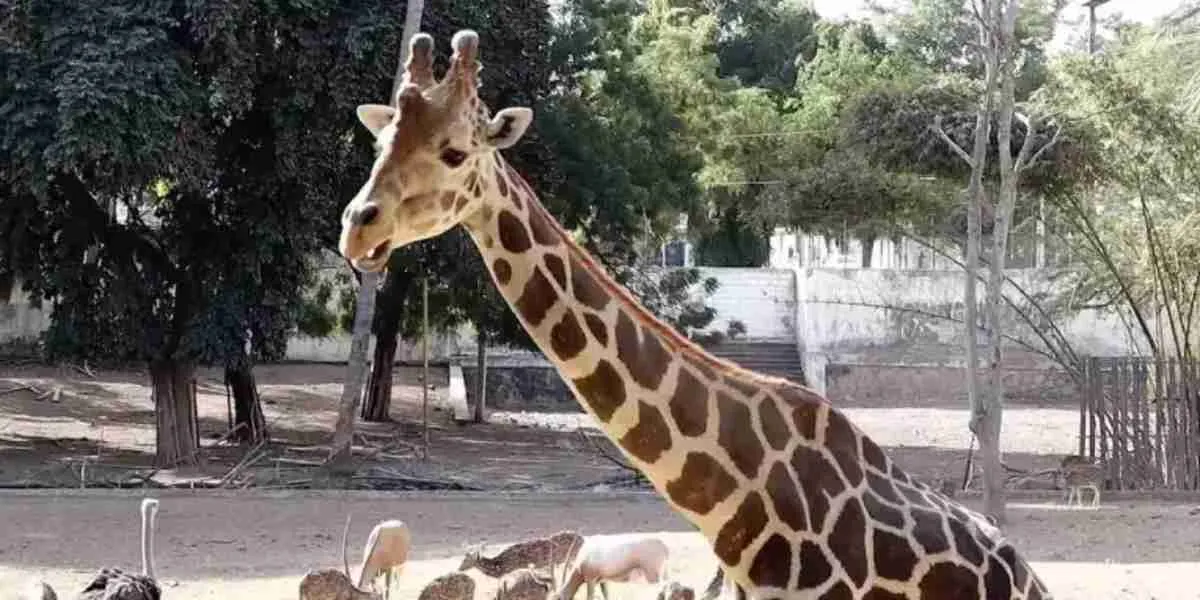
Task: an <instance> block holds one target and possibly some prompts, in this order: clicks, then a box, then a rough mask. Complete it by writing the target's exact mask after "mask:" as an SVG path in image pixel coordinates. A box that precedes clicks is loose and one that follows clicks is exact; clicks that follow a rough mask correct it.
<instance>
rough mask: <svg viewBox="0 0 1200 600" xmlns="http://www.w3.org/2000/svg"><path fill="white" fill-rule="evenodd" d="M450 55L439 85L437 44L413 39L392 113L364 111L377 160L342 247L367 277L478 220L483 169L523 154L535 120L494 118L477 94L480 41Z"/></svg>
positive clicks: (467, 40) (504, 114)
mask: <svg viewBox="0 0 1200 600" xmlns="http://www.w3.org/2000/svg"><path fill="white" fill-rule="evenodd" d="M451 45H452V46H453V49H454V54H453V56H451V58H450V67H449V69H448V70H447V71H446V74H445V76H444V77H443V78H442V80H441V81H437V80H436V78H435V77H434V75H433V38H432V37H430V36H429V35H427V34H424V33H421V34H417V35H416V36H413V39H412V42H411V45H410V47H409V55H408V61H407V63H406V64H405V67H404V78H403V80H402V81H401V84H400V88H399V90H398V91H397V92H396V97H395V98H394V99H393V102H392V104H391V105H387V106H385V105H382V104H364V105H362V106H359V107H358V120H359V121H361V122H362V124H363V125H364V126H366V128H367V129H368V130H370V131H371V133H372V134H373V135H374V136H375V149H376V152H377V155H376V157H375V164H374V165H373V166H372V168H371V175H370V177H369V178H368V179H367V182H366V183H365V184H363V186H362V189H360V190H359V192H358V194H356V195H355V196H354V199H352V200H351V201H350V203H349V204H347V205H346V209H345V211H343V212H342V234H341V238H340V240H339V243H338V245H339V250H340V251H341V253H342V255H343V256H345V257H346V258H347V259H349V260H350V261H351V263H352V264H353V265H354V266H355V268H357V269H359V270H362V271H377V270H379V269H381V268H383V266H384V265H385V264H386V263H387V258H388V255H389V254H391V252H392V251H393V250H395V249H397V248H401V247H403V246H405V245H407V244H410V243H412V242H416V241H418V240H423V239H426V238H431V237H434V236H436V235H439V234H441V233H443V232H445V231H446V230H448V229H450V228H451V227H453V226H454V225H456V224H458V223H459V222H461V221H462V220H463V219H464V218H466V217H467V216H468V215H470V214H472V213H474V212H475V211H476V210H478V208H479V205H480V202H481V201H480V195H479V194H478V193H472V192H471V190H470V189H468V188H470V187H471V184H472V183H474V182H475V181H476V180H478V178H479V177H480V172H481V163H482V162H483V161H484V159H485V158H486V157H488V156H490V155H491V154H492V153H494V152H496V151H497V150H500V149H503V148H507V147H509V146H512V145H513V144H515V143H516V142H517V140H519V139H520V138H521V136H522V135H523V134H524V133H525V130H526V129H527V128H528V127H529V123H530V121H531V120H532V119H533V111H532V110H530V109H528V108H524V107H514V108H505V109H503V110H500V111H498V112H497V113H496V114H495V116H492V115H490V114H489V111H488V109H487V107H486V106H485V105H484V104H483V102H481V101H480V100H479V96H478V94H477V88H476V86H477V84H478V74H479V62H478V54H479V36H478V35H477V34H476V33H475V32H474V31H469V30H463V31H459V32H458V33H456V34H455V35H454V38H453V40H452V42H451ZM488 168H490V167H488ZM476 190H477V188H476Z"/></svg>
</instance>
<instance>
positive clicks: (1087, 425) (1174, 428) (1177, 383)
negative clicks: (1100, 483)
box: [1079, 357, 1200, 490]
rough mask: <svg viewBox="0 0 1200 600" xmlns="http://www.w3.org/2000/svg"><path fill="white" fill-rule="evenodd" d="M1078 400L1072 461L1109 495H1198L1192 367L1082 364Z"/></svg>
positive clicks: (1198, 404) (1196, 371) (1197, 383)
mask: <svg viewBox="0 0 1200 600" xmlns="http://www.w3.org/2000/svg"><path fill="white" fill-rule="evenodd" d="M1079 396H1080V399H1081V401H1080V411H1079V453H1080V454H1081V455H1084V456H1087V457H1090V458H1097V459H1100V460H1101V461H1103V463H1104V464H1105V466H1106V467H1107V469H1108V480H1109V484H1110V485H1111V486H1112V487H1113V488H1114V489H1118V490H1145V489H1174V490H1194V489H1200V361H1177V360H1158V359H1153V358H1136V357H1120V358H1090V359H1088V361H1087V363H1086V367H1085V369H1084V389H1083V393H1082V394H1080V395H1079Z"/></svg>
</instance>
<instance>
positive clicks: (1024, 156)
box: [1013, 113, 1062, 172]
mask: <svg viewBox="0 0 1200 600" xmlns="http://www.w3.org/2000/svg"><path fill="white" fill-rule="evenodd" d="M1015 116H1016V117H1017V119H1018V120H1020V121H1021V123H1023V124H1024V125H1025V141H1024V142H1022V143H1021V151H1020V152H1019V153H1017V162H1016V164H1015V165H1014V166H1013V168H1014V169H1016V170H1017V171H1018V172H1020V171H1025V170H1027V169H1029V168H1030V167H1032V166H1033V165H1035V164H1037V162H1038V161H1039V160H1041V158H1042V155H1043V154H1045V153H1046V151H1047V150H1049V149H1050V148H1053V147H1054V145H1055V144H1057V143H1058V140H1059V138H1060V137H1061V136H1062V126H1060V125H1055V127H1054V135H1053V136H1051V138H1050V141H1049V142H1046V143H1045V144H1044V145H1043V146H1042V147H1041V148H1038V150H1037V152H1035V153H1034V154H1033V156H1029V151H1030V150H1031V149H1032V148H1033V136H1034V133H1033V125H1032V124H1030V122H1029V117H1026V116H1025V115H1022V114H1020V113H1017V114H1016V115H1015Z"/></svg>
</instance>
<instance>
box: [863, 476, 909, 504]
mask: <svg viewBox="0 0 1200 600" xmlns="http://www.w3.org/2000/svg"><path fill="white" fill-rule="evenodd" d="M867 487H868V488H870V489H871V491H872V492H875V493H876V494H877V495H878V496H879V497H880V498H882V499H884V500H887V501H888V502H891V503H892V504H903V502H904V501H903V500H901V499H900V494H899V493H898V492H897V491H896V486H894V485H892V482H891V481H889V480H887V479H885V478H883V477H880V476H879V475H876V474H874V473H872V472H870V471H867Z"/></svg>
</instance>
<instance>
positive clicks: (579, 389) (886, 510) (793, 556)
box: [339, 30, 1051, 600]
mask: <svg viewBox="0 0 1200 600" xmlns="http://www.w3.org/2000/svg"><path fill="white" fill-rule="evenodd" d="M478 45H479V38H478V36H477V35H476V34H475V33H474V32H473V31H470V30H462V31H459V32H458V33H456V34H455V35H454V37H453V39H452V40H451V46H452V50H453V54H452V56H451V58H450V64H449V67H448V68H447V70H446V72H445V75H444V76H443V77H442V78H441V79H440V80H439V79H437V78H436V77H435V75H434V73H433V69H432V65H433V48H434V43H433V38H432V37H430V36H429V35H427V34H424V33H422V34H419V35H417V36H415V37H414V38H413V39H412V42H411V47H410V48H411V50H410V53H409V59H408V61H407V62H406V64H405V72H404V76H403V80H402V84H401V87H400V89H399V90H398V92H397V93H396V96H395V98H394V99H393V101H392V103H391V104H389V105H379V104H368V105H363V106H360V107H359V108H358V110H357V114H358V118H359V120H360V122H361V123H362V124H363V125H364V126H365V127H366V128H367V129H368V130H369V131H370V132H371V133H372V134H374V136H375V148H376V157H375V161H374V164H373V166H372V169H371V173H370V176H369V177H368V179H367V181H366V182H365V183H364V184H363V186H362V188H361V189H360V190H359V192H358V193H357V194H356V195H355V196H354V198H353V199H352V200H351V201H350V202H349V203H348V204H347V205H346V208H345V210H344V211H343V213H342V218H341V226H342V229H341V237H340V239H339V250H340V251H341V253H342V254H343V255H344V256H345V257H346V258H347V259H348V260H350V261H351V264H353V265H354V267H355V268H357V269H359V270H362V271H378V270H381V269H382V268H383V267H384V265H385V264H386V261H387V258H388V255H389V254H390V253H391V251H393V250H395V249H396V248H400V247H403V246H405V245H407V244H411V243H413V242H416V241H418V240H422V239H427V238H431V237H434V236H437V235H440V234H441V233H443V232H445V231H447V230H449V229H450V228H452V227H454V226H457V225H461V226H462V227H464V228H465V229H466V231H467V233H468V235H469V236H470V237H471V239H472V240H473V241H474V242H475V245H476V246H477V247H478V249H479V252H480V253H481V255H482V257H483V260H484V261H485V263H486V264H487V266H488V269H489V271H490V273H491V278H492V280H493V283H494V284H495V285H496V286H497V287H498V289H499V291H500V293H501V295H502V296H503V297H504V299H505V300H506V302H507V303H508V304H509V306H510V307H511V309H512V310H513V311H514V313H515V314H516V316H517V317H518V319H519V320H520V322H521V323H522V325H523V326H524V327H525V328H526V329H527V330H528V332H529V334H530V336H531V337H532V338H533V339H534V340H535V342H536V343H537V345H538V346H539V347H540V348H541V350H542V351H543V353H544V354H545V355H546V357H547V359H548V360H550V361H551V362H552V363H553V364H554V366H555V367H556V368H557V370H558V372H559V373H560V375H561V376H562V378H563V380H564V381H565V382H566V384H567V386H568V388H570V390H571V392H572V394H573V395H574V396H575V398H576V399H577V400H578V402H579V404H580V405H581V407H582V408H583V409H584V411H585V412H587V413H588V414H589V415H591V417H593V418H594V419H595V420H596V421H597V422H598V423H599V425H600V427H601V428H602V429H603V430H604V432H605V434H606V435H608V436H609V437H610V438H611V439H612V440H613V441H614V443H616V445H617V446H618V447H619V448H620V449H621V451H622V452H623V453H624V454H625V456H626V457H628V459H629V460H630V461H631V463H632V464H633V465H635V466H636V467H637V468H638V469H639V470H640V471H641V472H642V473H644V474H645V475H646V477H647V478H648V479H649V480H650V481H651V483H652V484H653V486H654V488H655V490H656V491H657V492H658V493H659V495H660V496H662V497H663V498H664V499H665V500H666V502H667V503H668V504H669V505H670V506H671V507H672V508H673V509H674V510H675V511H676V512H677V513H679V514H680V515H682V516H683V517H684V518H685V519H687V520H688V521H689V522H691V523H692V524H693V525H694V526H695V527H696V528H697V529H698V530H699V531H700V532H701V533H702V534H703V535H704V537H705V538H706V539H707V540H708V542H709V545H710V546H711V548H712V550H713V552H714V554H715V555H716V557H717V558H718V559H719V561H720V569H721V570H722V571H723V572H724V574H725V576H726V577H728V578H729V579H730V580H731V581H732V582H733V583H734V584H736V585H737V586H739V587H741V588H742V589H744V591H745V593H746V594H747V595H748V596H750V597H752V598H755V599H759V600H766V599H775V598H778V599H786V600H800V599H802V598H829V599H840V598H862V599H871V600H884V599H892V598H907V599H921V600H958V599H962V598H988V599H989V600H990V599H993V598H1012V599H1025V600H1039V599H1043V598H1051V595H1050V593H1049V591H1048V590H1047V589H1046V587H1045V585H1044V584H1043V582H1042V581H1041V580H1040V579H1039V578H1038V577H1037V575H1036V574H1035V573H1034V572H1033V571H1032V569H1031V568H1030V565H1029V564H1028V562H1026V560H1025V559H1024V558H1023V557H1021V556H1020V555H1018V554H1017V552H1016V550H1015V549H1014V548H1013V546H1012V545H1011V544H1010V543H1009V542H1008V541H1007V540H1005V539H1004V537H1003V536H1002V534H1001V533H1000V531H999V530H998V529H997V528H996V527H994V526H993V525H992V523H990V522H989V521H988V520H986V519H985V518H984V517H983V516H982V515H979V514H978V513H975V512H972V511H970V510H968V509H966V508H964V507H962V506H960V505H958V504H956V503H955V502H953V501H951V500H949V499H948V498H946V497H944V496H942V495H941V494H939V493H937V492H936V491H934V490H932V489H930V488H929V487H928V486H926V485H924V484H922V483H920V482H918V481H915V480H914V479H912V478H911V477H910V476H909V475H908V474H906V473H905V472H904V470H902V469H901V468H900V467H899V466H898V465H897V464H896V463H895V462H893V461H892V460H891V459H890V458H889V457H888V456H887V455H886V454H885V453H884V452H883V451H882V450H881V449H880V447H879V446H878V445H877V444H876V443H875V442H874V441H872V440H871V439H870V438H869V437H868V436H867V435H865V434H864V433H863V431H861V430H860V429H859V428H858V427H857V426H855V425H854V424H853V423H851V422H850V421H849V420H848V419H847V418H846V417H845V416H844V415H843V414H842V412H841V411H839V410H837V409H836V408H834V407H833V406H832V405H831V404H830V403H829V402H828V401H827V400H826V399H825V398H823V397H822V396H820V395H819V394H817V393H816V392H814V391H812V390H810V389H809V388H807V387H804V386H801V385H799V384H796V383H794V382H791V381H788V380H786V379H780V378H774V377H769V376H765V375H762V374H758V373H755V372H752V371H749V370H746V369H743V368H741V367H739V366H737V365H735V364H733V363H730V362H727V361H724V360H721V359H718V358H716V357H714V356H712V355H710V354H708V353H707V352H706V351H704V350H703V349H702V348H700V347H699V346H698V345H696V344H694V343H692V342H691V341H690V340H688V339H687V338H685V337H684V336H682V335H680V334H679V333H677V332H675V330H673V329H672V328H671V327H670V326H668V325H666V324H665V323H663V322H662V321H660V320H659V319H657V318H655V317H654V315H652V314H651V313H649V312H648V311H647V310H646V309H645V308H644V307H642V306H641V305H640V304H639V303H638V302H637V300H635V299H634V297H633V296H632V295H631V294H630V293H629V291H628V290H626V289H625V288H623V287H622V286H620V285H619V284H617V283H616V282H615V281H614V280H613V279H612V278H611V277H610V276H609V275H608V274H607V273H606V272H605V271H604V269H603V268H602V267H601V266H600V265H599V264H598V263H597V261H596V260H595V259H594V258H592V257H591V256H590V255H589V254H588V252H586V251H585V250H584V249H583V248H581V247H580V246H579V245H578V244H577V243H576V242H575V241H574V240H573V238H572V236H571V235H570V234H569V233H568V232H566V231H565V230H564V228H563V227H562V226H561V225H560V224H559V223H558V222H557V221H556V220H555V219H554V217H553V216H551V215H550V214H549V213H548V212H547V211H546V209H545V208H544V207H543V206H542V204H541V203H540V201H539V200H538V199H537V197H536V195H535V194H534V192H533V191H532V190H531V189H530V187H529V185H528V184H527V183H526V182H525V180H524V179H523V178H522V177H521V176H520V175H519V174H518V173H517V172H516V170H514V169H513V168H512V167H511V166H510V165H509V164H508V163H507V162H506V161H505V160H504V158H503V157H502V156H501V153H500V151H501V150H504V149H506V148H509V147H511V146H512V145H513V144H515V143H516V142H517V140H518V139H520V138H521V136H522V135H523V134H524V133H525V131H526V129H527V128H528V127H529V125H530V123H531V121H532V117H533V113H532V111H531V110H530V109H529V108H524V107H511V108H504V109H502V110H499V111H497V112H496V113H495V114H494V115H493V114H491V112H490V110H489V109H488V108H487V107H486V106H485V105H484V104H483V103H482V102H481V101H480V100H479V98H478V95H477V86H478V74H479V70H480V65H479V62H478V49H479V48H478Z"/></svg>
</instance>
